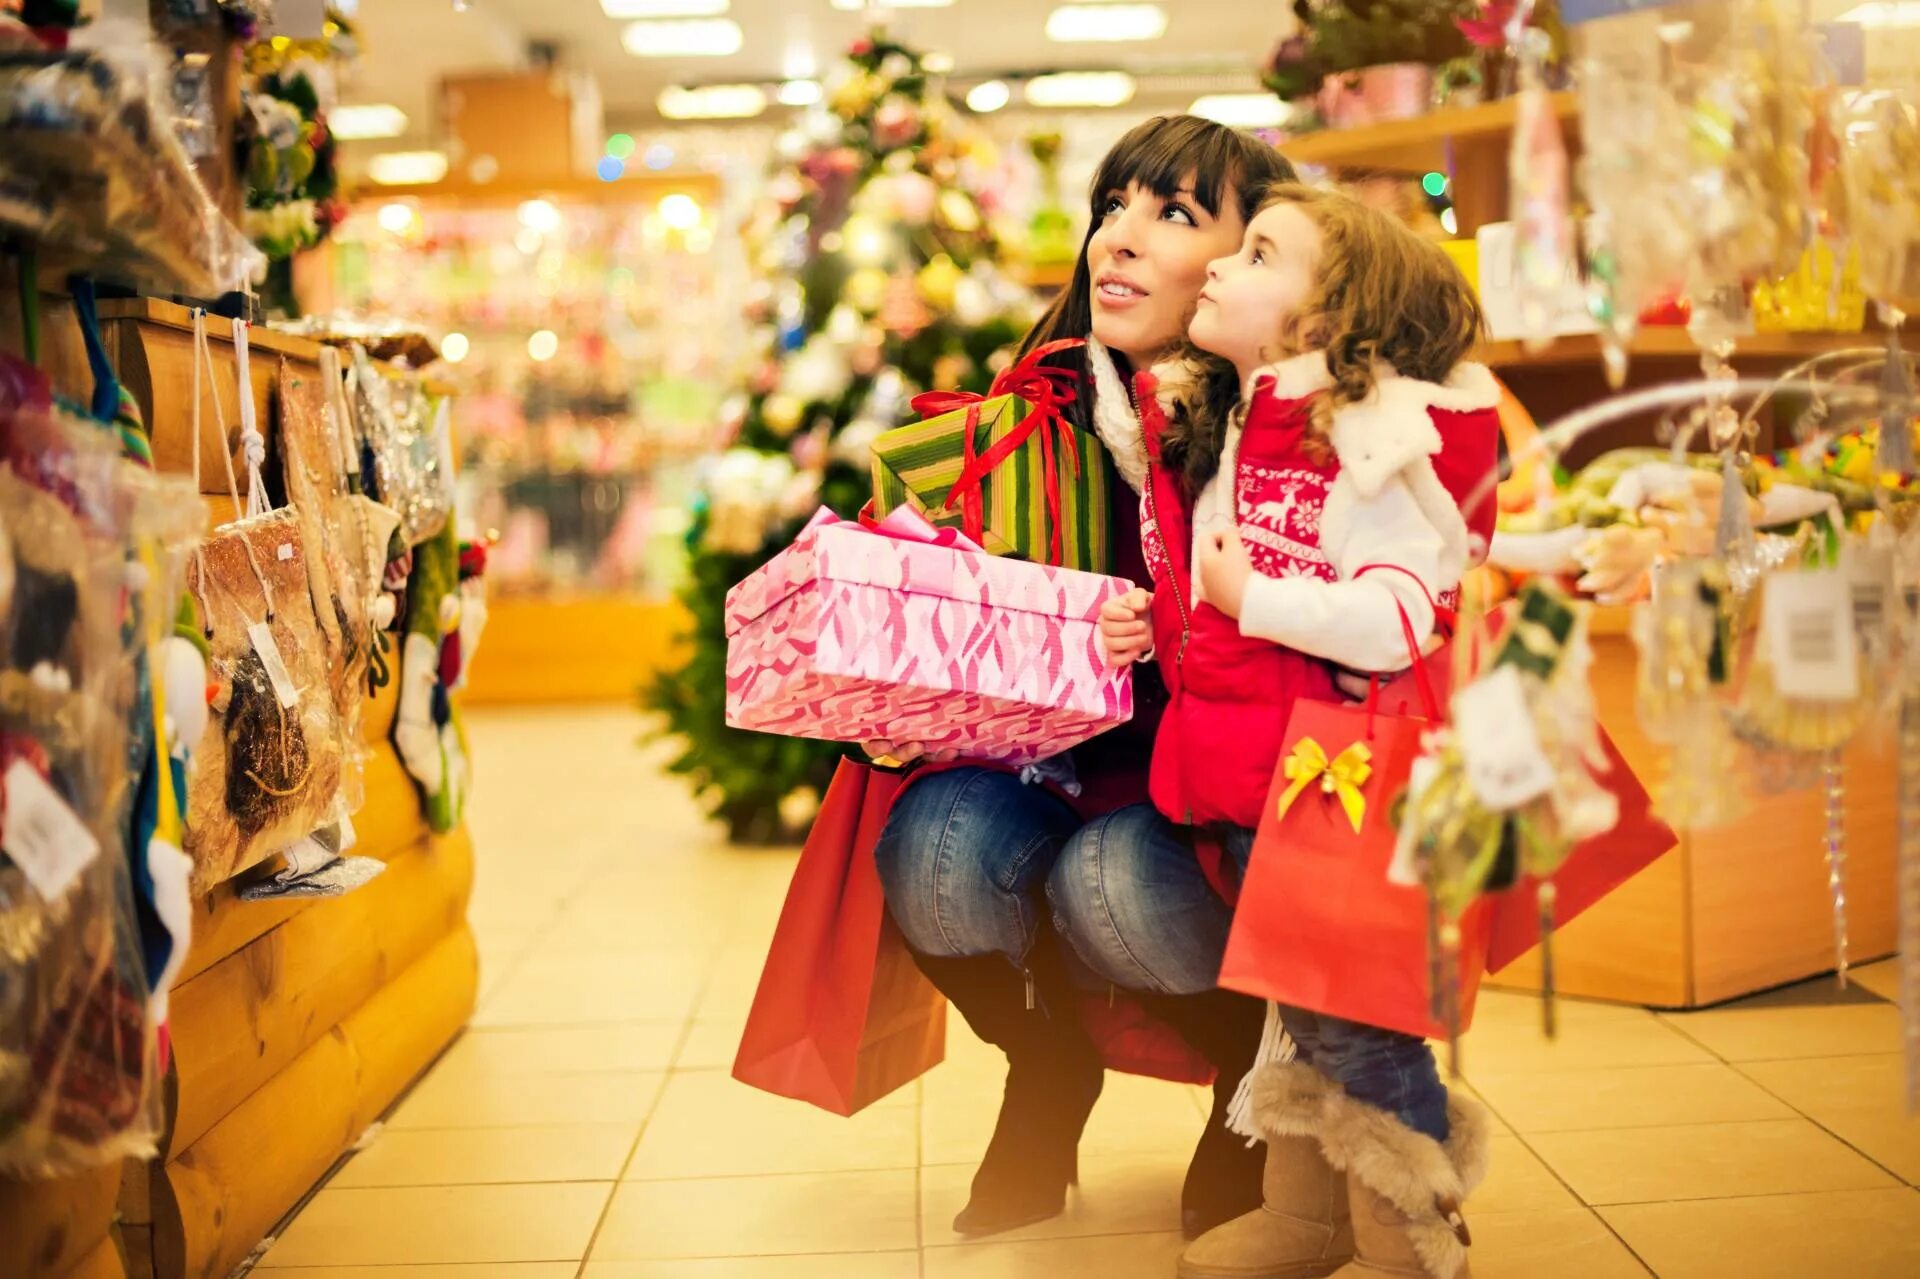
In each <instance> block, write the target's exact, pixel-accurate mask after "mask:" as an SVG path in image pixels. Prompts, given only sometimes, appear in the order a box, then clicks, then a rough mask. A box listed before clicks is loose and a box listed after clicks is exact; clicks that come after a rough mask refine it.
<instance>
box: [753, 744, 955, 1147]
mask: <svg viewBox="0 0 1920 1279" xmlns="http://www.w3.org/2000/svg"><path fill="white" fill-rule="evenodd" d="M900 784H901V779H900V777H899V776H898V775H896V774H892V773H886V772H882V771H879V770H877V769H873V768H869V767H867V766H866V765H864V764H857V763H854V762H853V761H851V760H844V761H842V762H841V764H840V768H839V771H838V772H836V773H835V774H834V777H833V784H832V785H831V786H830V787H828V789H827V796H826V799H825V801H824V802H823V803H822V804H821V806H820V814H819V816H818V817H816V818H815V819H814V823H813V831H812V833H810V834H809V835H808V836H807V843H806V847H805V848H803V849H802V850H801V853H800V862H799V865H798V866H796V867H795V868H794V872H793V884H792V886H791V887H789V888H788V889H787V903H786V905H785V906H784V907H783V908H782V909H781V911H780V923H779V925H778V926H777V927H776V928H775V929H774V933H773V942H772V944H771V945H770V946H769V947H768V950H767V963H766V967H765V968H764V969H763V970H762V971H761V974H760V987H759V989H758V990H757V991H756V992H755V994H754V997H753V1010H752V1011H751V1012H750V1013H748V1014H747V1025H746V1030H745V1032H744V1033H743V1034H742V1035H741V1037H740V1050H739V1052H738V1053H737V1054H735V1056H734V1061H733V1077H734V1078H735V1079H738V1080H739V1081H740V1082H741V1083H743V1084H750V1085H752V1086H753V1087H755V1088H759V1089H762V1090H764V1091H766V1092H771V1093H778V1094H779V1095H781V1096H783V1097H793V1098H796V1099H798V1100H800V1101H805V1102H811V1103H812V1104H813V1105H816V1106H818V1107H820V1108H821V1109H822V1110H830V1111H832V1112H833V1113H834V1114H836V1115H851V1114H854V1113H855V1112H857V1111H859V1110H861V1109H863V1108H864V1107H867V1106H870V1105H872V1104H873V1103H874V1102H876V1101H878V1100H880V1098H882V1097H884V1096H886V1095H887V1094H888V1093H890V1092H892V1091H893V1090H894V1089H896V1088H898V1087H900V1086H901V1085H902V1084H906V1083H911V1082H912V1081H913V1080H915V1079H918V1078H919V1077H920V1076H921V1075H922V1074H925V1073H926V1072H927V1071H928V1070H929V1069H931V1068H932V1067H934V1066H936V1065H938V1064H939V1063H940V1061H941V1059H942V1058H943V1057H944V1056H945V1054H946V1029H947V1002H946V999H945V998H944V997H943V996H942V995H941V994H940V992H939V991H937V990H935V989H934V988H933V985H932V984H931V983H930V982H928V981H927V979H926V978H925V977H924V976H922V975H921V973H920V970H919V968H918V967H916V966H915V965H914V962H913V957H912V956H911V955H909V954H908V953H907V947H906V943H905V941H903V940H902V939H901V937H900V934H899V931H898V930H897V929H896V928H895V927H894V924H893V920H892V919H891V918H890V917H889V916H888V914H887V908H886V902H885V900H884V899H883V898H882V897H881V893H880V874H879V871H878V870H876V869H875V867H874V863H873V846H874V842H875V840H877V839H878V838H879V835H880V827H881V826H882V825H883V824H884V823H885V821H886V816H887V809H888V806H889V805H891V804H892V802H893V793H894V792H895V791H896V790H898V789H899V788H900Z"/></svg>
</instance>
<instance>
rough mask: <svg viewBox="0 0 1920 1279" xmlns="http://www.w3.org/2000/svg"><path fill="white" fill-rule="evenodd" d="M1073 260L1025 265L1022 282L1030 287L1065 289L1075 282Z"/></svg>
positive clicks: (1021, 272)
mask: <svg viewBox="0 0 1920 1279" xmlns="http://www.w3.org/2000/svg"><path fill="white" fill-rule="evenodd" d="M1073 268H1074V264H1073V263H1072V262H1048V263H1042V264H1039V265H1032V266H1027V267H1023V268H1022V269H1021V270H1020V272H1019V279H1020V282H1021V283H1022V284H1024V285H1026V286H1027V287H1028V288H1030V289H1064V288H1066V287H1067V286H1068V285H1069V284H1072V283H1073Z"/></svg>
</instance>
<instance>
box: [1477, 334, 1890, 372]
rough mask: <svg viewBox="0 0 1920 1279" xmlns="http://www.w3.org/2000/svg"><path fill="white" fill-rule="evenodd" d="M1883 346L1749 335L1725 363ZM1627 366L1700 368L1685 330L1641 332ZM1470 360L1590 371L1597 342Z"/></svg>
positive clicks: (1561, 342)
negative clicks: (1648, 365) (1673, 365)
mask: <svg viewBox="0 0 1920 1279" xmlns="http://www.w3.org/2000/svg"><path fill="white" fill-rule="evenodd" d="M1884 344H1885V338H1884V336H1883V335H1879V334H1875V333H1871V332H1868V333H1750V334H1748V335H1747V336H1745V337H1742V338H1738V339H1736V340H1735V342H1734V348H1733V356H1732V358H1731V360H1730V361H1729V362H1730V363H1731V364H1732V365H1733V367H1734V368H1736V369H1744V368H1750V367H1753V366H1756V365H1760V366H1765V367H1768V368H1771V367H1775V366H1780V365H1793V364H1797V363H1799V362H1800V361H1802V360H1810V359H1812V358H1813V357H1814V356H1816V355H1825V354H1827V353H1828V352H1830V351H1846V350H1851V349H1853V348H1856V347H1858V348H1867V347H1874V348H1878V347H1880V346H1883V345H1884ZM1627 356H1628V368H1629V370H1631V369H1632V367H1633V365H1634V364H1636V363H1649V362H1651V363H1658V364H1660V365H1662V366H1663V368H1664V369H1667V370H1669V371H1670V368H1671V365H1672V364H1673V363H1674V362H1676V361H1678V362H1680V363H1681V364H1683V365H1685V366H1686V370H1687V371H1688V372H1689V373H1691V372H1695V371H1697V370H1698V368H1699V364H1700V348H1699V346H1697V345H1696V344H1695V343H1694V340H1693V338H1692V336H1691V335H1690V334H1689V333H1688V332H1687V330H1686V329H1684V328H1679V327H1670V326H1657V327H1647V328H1643V329H1641V330H1640V331H1639V332H1638V333H1637V334H1635V335H1634V338H1633V341H1632V342H1631V343H1630V344H1629V345H1628V347H1627ZM1473 358H1474V359H1476V360H1478V361H1479V362H1480V363H1482V364H1485V365H1486V366H1487V367H1489V368H1491V369H1493V370H1494V371H1495V372H1498V373H1502V374H1506V373H1509V372H1513V371H1516V370H1518V371H1524V370H1528V369H1563V368H1566V367H1568V366H1579V367H1581V368H1591V367H1595V366H1598V365H1599V364H1600V361H1601V350H1600V339H1599V338H1598V337H1597V336H1595V335H1594V334H1591V333H1576V334H1568V335H1567V336H1564V337H1557V338H1553V339H1551V340H1550V341H1549V342H1548V343H1547V345H1546V346H1545V347H1543V348H1542V349H1540V350H1538V351H1529V350H1527V348H1526V344H1525V343H1523V342H1521V341H1520V340H1519V339H1518V338H1503V339H1500V340H1497V341H1494V340H1489V341H1485V342H1482V343H1480V344H1479V345H1478V346H1477V347H1475V348H1474V352H1473Z"/></svg>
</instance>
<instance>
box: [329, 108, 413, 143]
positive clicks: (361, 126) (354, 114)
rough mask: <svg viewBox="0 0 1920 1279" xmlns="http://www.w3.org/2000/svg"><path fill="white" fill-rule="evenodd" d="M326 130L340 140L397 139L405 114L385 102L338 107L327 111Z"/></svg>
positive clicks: (404, 127) (403, 125) (405, 118)
mask: <svg viewBox="0 0 1920 1279" xmlns="http://www.w3.org/2000/svg"><path fill="white" fill-rule="evenodd" d="M327 129H328V130H329V131H330V132H331V133H332V134H333V136H334V137H336V138H339V139H340V140H341V141H342V142H358V141H362V140H364V139H367V138H397V137H399V136H400V135H401V134H403V133H405V132H406V131H407V113H406V112H404V111H402V110H401V109H400V108H399V107H396V106H393V105H391V104H389V103H385V102H369V103H366V104H364V105H358V106H339V107H335V108H334V109H333V110H331V111H329V112H327Z"/></svg>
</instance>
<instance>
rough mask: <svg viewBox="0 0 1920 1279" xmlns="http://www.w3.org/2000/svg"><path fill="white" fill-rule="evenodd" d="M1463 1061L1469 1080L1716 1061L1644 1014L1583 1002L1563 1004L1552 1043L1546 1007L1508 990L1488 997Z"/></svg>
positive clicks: (1464, 1049)
mask: <svg viewBox="0 0 1920 1279" xmlns="http://www.w3.org/2000/svg"><path fill="white" fill-rule="evenodd" d="M1442 1055H1443V1056H1444V1050H1442ZM1460 1058H1461V1069H1462V1070H1463V1071H1464V1072H1465V1073H1466V1076H1467V1078H1469V1079H1474V1078H1477V1077H1478V1076H1480V1075H1483V1074H1489V1075H1494V1074H1517V1073H1520V1072H1522V1071H1541V1070H1586V1069H1593V1070H1598V1069H1604V1068H1611V1067H1616V1066H1673V1065H1685V1064H1688V1063H1692V1062H1711V1061H1712V1060H1713V1059H1714V1058H1713V1055H1712V1054H1711V1053H1709V1052H1707V1051H1706V1050H1705V1049H1703V1048H1701V1047H1700V1046H1699V1045H1698V1044H1696V1043H1694V1042H1692V1041H1691V1040H1689V1039H1688V1038H1687V1037H1686V1036H1685V1035H1682V1034H1680V1033H1679V1032H1678V1031H1676V1030H1674V1029H1673V1028H1671V1027H1669V1026H1666V1025H1664V1024H1662V1023H1661V1022H1660V1020H1659V1019H1658V1018H1657V1017H1655V1016H1654V1015H1653V1014H1652V1013H1649V1012H1647V1011H1645V1010H1644V1009H1640V1008H1624V1007H1620V1006H1617V1005H1613V1004H1595V1003H1587V1002H1584V1001H1581V1000H1577V999H1563V1000H1561V1001H1560V1002H1559V1033H1558V1034H1557V1035H1556V1036H1555V1037H1554V1038H1553V1039H1551V1040H1549V1039H1547V1038H1546V1036H1545V1035H1544V1034H1543V1033H1542V1031H1541V1026H1540V1006H1539V1002H1538V1001H1537V1000H1534V999H1530V998H1527V997H1525V996H1520V995H1512V994H1507V993H1504V992H1501V991H1486V992H1484V993H1482V994H1481V996H1480V1005H1479V1009H1478V1011H1477V1012H1476V1013H1475V1016H1474V1024H1473V1029H1472V1030H1471V1031H1469V1032H1468V1033H1467V1035H1466V1036H1465V1038H1464V1039H1463V1040H1462V1041H1461V1044H1460Z"/></svg>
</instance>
